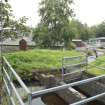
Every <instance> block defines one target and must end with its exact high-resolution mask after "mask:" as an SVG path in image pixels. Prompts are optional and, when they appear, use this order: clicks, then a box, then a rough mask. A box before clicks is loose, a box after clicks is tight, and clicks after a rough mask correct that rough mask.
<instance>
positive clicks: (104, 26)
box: [96, 21, 105, 37]
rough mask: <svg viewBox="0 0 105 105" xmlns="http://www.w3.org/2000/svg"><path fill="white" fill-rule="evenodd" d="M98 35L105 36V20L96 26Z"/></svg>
mask: <svg viewBox="0 0 105 105" xmlns="http://www.w3.org/2000/svg"><path fill="white" fill-rule="evenodd" d="M96 37H105V21H103V22H102V23H101V24H99V25H97V26H96Z"/></svg>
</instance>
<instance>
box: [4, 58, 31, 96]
mask: <svg viewBox="0 0 105 105" xmlns="http://www.w3.org/2000/svg"><path fill="white" fill-rule="evenodd" d="M3 60H4V61H5V63H6V64H7V65H8V67H9V68H10V70H11V72H12V73H13V75H14V76H15V77H16V79H17V80H18V82H19V83H20V85H21V86H22V88H23V89H24V90H25V91H26V92H27V93H28V94H30V90H29V89H28V88H27V86H26V85H25V84H24V82H23V81H22V80H21V78H20V77H19V76H18V74H17V73H16V72H15V70H14V69H13V68H12V67H11V65H10V64H9V62H8V61H7V59H6V58H5V57H3Z"/></svg>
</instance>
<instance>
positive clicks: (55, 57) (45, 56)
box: [5, 49, 80, 72]
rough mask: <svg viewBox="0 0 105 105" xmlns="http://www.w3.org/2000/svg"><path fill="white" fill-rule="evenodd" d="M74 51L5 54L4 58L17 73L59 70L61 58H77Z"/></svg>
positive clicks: (37, 51) (33, 51)
mask: <svg viewBox="0 0 105 105" xmlns="http://www.w3.org/2000/svg"><path fill="white" fill-rule="evenodd" d="M78 55H80V53H78V52H76V51H60V50H44V49H43V50H38V49H36V50H30V51H25V52H24V51H21V52H16V53H9V54H6V55H5V56H6V58H7V59H8V61H9V62H10V64H11V65H12V66H13V68H14V69H16V71H17V72H24V71H26V72H33V71H43V70H52V69H60V68H61V65H62V58H63V57H65V56H66V57H67V56H69V57H72V56H78Z"/></svg>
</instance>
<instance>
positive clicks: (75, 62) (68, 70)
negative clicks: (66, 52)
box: [62, 56, 87, 80]
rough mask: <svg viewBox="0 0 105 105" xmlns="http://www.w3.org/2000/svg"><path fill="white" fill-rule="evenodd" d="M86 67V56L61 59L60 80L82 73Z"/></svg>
mask: <svg viewBox="0 0 105 105" xmlns="http://www.w3.org/2000/svg"><path fill="white" fill-rule="evenodd" d="M86 65H87V57H86V56H74V57H64V58H62V80H64V78H65V76H67V75H70V74H73V73H77V72H81V71H84V70H85V69H86V68H85V69H84V67H86Z"/></svg>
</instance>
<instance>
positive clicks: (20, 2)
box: [9, 0, 105, 26]
mask: <svg viewBox="0 0 105 105" xmlns="http://www.w3.org/2000/svg"><path fill="white" fill-rule="evenodd" d="M39 2H40V0H9V3H10V4H11V6H12V9H13V14H14V15H15V16H16V18H17V19H18V18H20V17H22V16H26V17H28V18H29V21H28V23H27V24H28V25H30V26H36V25H37V24H38V23H39V22H40V17H39V14H38V8H39ZM73 9H74V12H75V14H76V17H75V18H76V19H78V20H79V21H81V22H82V23H87V24H88V25H89V26H92V25H96V24H99V23H101V22H102V21H104V20H105V13H104V11H105V0H74V5H73Z"/></svg>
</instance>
